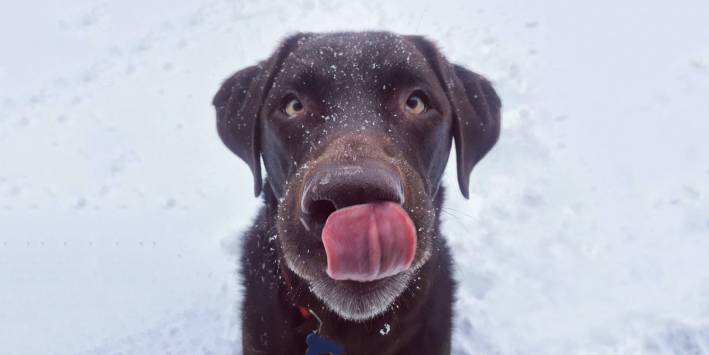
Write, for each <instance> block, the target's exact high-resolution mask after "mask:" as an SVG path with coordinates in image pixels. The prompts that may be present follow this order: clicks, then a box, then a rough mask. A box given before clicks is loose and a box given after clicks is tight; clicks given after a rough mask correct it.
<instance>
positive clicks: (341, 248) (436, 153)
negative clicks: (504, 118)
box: [213, 32, 501, 355]
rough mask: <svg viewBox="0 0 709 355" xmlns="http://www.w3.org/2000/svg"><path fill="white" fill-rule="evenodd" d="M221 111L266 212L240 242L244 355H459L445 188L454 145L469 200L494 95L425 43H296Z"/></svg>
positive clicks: (323, 38)
mask: <svg viewBox="0 0 709 355" xmlns="http://www.w3.org/2000/svg"><path fill="white" fill-rule="evenodd" d="M213 105H214V107H215V109H216V118H217V131H218V133H219V137H220V138H221V140H222V141H223V143H224V144H225V145H226V146H227V147H228V148H229V149H230V150H231V151H232V152H233V153H235V154H236V155H237V156H238V157H239V158H241V159H242V160H243V161H244V162H246V164H247V165H248V166H249V167H250V169H251V172H252V174H253V184H254V192H255V195H256V196H259V195H263V201H264V206H263V207H262V208H261V210H260V212H259V213H258V216H257V217H256V219H255V221H254V223H253V225H252V227H251V228H250V229H249V230H248V231H247V232H246V233H244V236H243V237H244V239H243V246H242V256H241V270H240V272H241V276H242V279H243V287H244V299H243V303H242V307H241V320H242V343H243V344H242V346H243V354H245V355H252V354H304V353H306V351H307V352H308V354H320V353H332V354H336V353H338V350H333V349H343V350H342V352H343V353H346V354H365V355H366V354H391V355H394V354H397V355H412V354H426V355H434V354H450V351H451V332H452V316H453V314H452V306H453V302H454V292H455V288H456V283H455V281H454V279H453V277H452V275H451V272H452V261H451V255H450V252H449V249H448V247H447V245H446V242H445V239H444V238H443V237H442V236H441V233H440V229H439V225H440V222H439V217H440V211H441V205H442V203H443V195H444V191H443V190H444V188H443V187H442V186H441V177H442V175H443V171H444V168H445V166H446V163H447V161H448V156H449V154H450V150H451V145H452V144H453V143H452V142H454V144H455V151H456V163H457V176H458V185H459V188H460V191H461V193H462V195H463V196H464V197H465V198H468V185H469V178H470V174H471V171H472V169H473V167H474V166H475V165H476V164H477V163H478V162H479V161H480V160H481V159H482V158H483V157H484V156H485V155H486V154H487V153H488V151H489V150H490V149H491V148H492V147H493V146H494V145H495V143H496V142H497V140H498V137H499V134H500V108H501V101H500V98H499V97H498V95H497V93H496V92H495V89H494V88H493V86H492V84H491V83H490V82H489V81H488V80H486V79H485V78H483V77H482V76H480V75H478V74H476V73H474V72H472V71H470V70H468V69H466V68H464V67H462V66H459V65H454V64H451V63H449V62H448V60H447V59H446V58H445V57H444V56H443V55H442V54H441V53H440V51H439V50H438V49H437V47H436V46H435V45H434V44H433V43H432V42H430V41H429V40H427V39H425V38H424V37H421V36H404V35H397V34H393V33H388V32H340V33H327V34H316V33H298V34H295V35H292V36H290V37H288V38H286V39H285V40H283V41H282V42H281V44H280V45H279V46H278V47H277V49H276V50H275V52H274V53H273V54H272V55H271V57H270V58H268V59H266V60H264V61H262V62H260V63H258V64H257V65H254V66H250V67H247V68H245V69H243V70H240V71H238V72H236V73H235V74H233V75H232V76H231V77H229V78H227V79H226V80H225V81H224V82H223V84H222V86H221V88H220V89H219V90H218V92H217V93H216V95H215V96H214V99H213ZM261 161H263V164H264V166H265V170H266V173H267V175H266V177H265V178H263V179H262V175H261V170H262V168H261ZM316 338H317V339H316ZM306 340H307V342H306ZM322 342H324V343H327V344H330V345H332V346H334V347H332V348H326V347H323V348H320V349H318V348H314V347H316V345H313V344H316V343H322ZM309 345H310V348H309V347H308V346H309Z"/></svg>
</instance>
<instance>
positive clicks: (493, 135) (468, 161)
mask: <svg viewBox="0 0 709 355" xmlns="http://www.w3.org/2000/svg"><path fill="white" fill-rule="evenodd" d="M453 74H454V78H453V82H454V85H452V86H451V87H449V90H450V91H451V97H450V98H451V102H452V105H453V112H454V113H455V117H454V120H453V139H454V140H455V151H456V161H457V163H458V185H459V186H460V192H461V193H462V194H463V196H465V198H468V196H469V190H468V185H469V181H470V172H471V171H473V167H474V166H475V164H477V163H478V162H479V161H480V160H481V159H482V158H483V157H484V156H485V154H487V152H489V151H490V149H492V147H493V146H494V145H495V143H497V139H498V138H499V137H500V120H501V118H500V108H501V107H502V102H501V101H500V97H499V96H497V92H495V89H494V88H493V87H492V84H491V83H490V82H489V81H488V80H487V79H485V78H483V77H482V76H480V75H478V74H476V73H473V72H471V71H470V70H467V69H465V68H463V67H462V66H460V65H454V66H453Z"/></svg>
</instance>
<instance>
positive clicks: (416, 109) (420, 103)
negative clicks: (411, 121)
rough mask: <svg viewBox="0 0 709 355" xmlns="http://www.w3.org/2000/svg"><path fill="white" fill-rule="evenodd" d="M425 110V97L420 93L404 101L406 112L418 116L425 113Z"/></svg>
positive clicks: (415, 93)
mask: <svg viewBox="0 0 709 355" xmlns="http://www.w3.org/2000/svg"><path fill="white" fill-rule="evenodd" d="M427 108H428V105H427V104H426V96H425V95H424V94H423V93H422V92H420V91H417V92H414V93H413V94H411V96H409V98H408V99H406V111H409V112H411V113H413V114H416V115H418V114H419V113H422V112H424V111H426V109H427Z"/></svg>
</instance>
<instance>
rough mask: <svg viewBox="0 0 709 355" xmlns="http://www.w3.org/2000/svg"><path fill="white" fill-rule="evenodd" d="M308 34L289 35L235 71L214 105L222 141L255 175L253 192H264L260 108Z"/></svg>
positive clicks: (222, 87)
mask: <svg viewBox="0 0 709 355" xmlns="http://www.w3.org/2000/svg"><path fill="white" fill-rule="evenodd" d="M305 36H306V34H302V33H299V34H296V35H293V36H290V37H288V38H286V39H285V40H284V41H283V42H281V44H280V46H279V47H278V48H277V49H276V50H275V52H274V53H273V54H272V55H271V57H270V58H269V59H267V60H265V61H262V62H260V63H259V64H258V65H254V66H250V67H248V68H246V69H243V70H240V71H238V72H236V73H235V74H234V75H232V76H231V77H229V78H228V79H226V80H225V81H224V83H223V84H222V86H221V88H220V89H219V91H217V94H216V95H214V99H213V100H212V104H213V105H214V108H215V109H216V111H217V131H218V132H219V137H220V138H221V139H222V142H224V144H225V145H226V146H227V147H228V148H229V149H230V150H231V151H232V152H234V153H235V154H236V155H237V156H239V158H241V159H242V160H243V161H244V162H246V164H248V165H249V168H250V169H251V172H252V174H253V177H254V194H255V195H256V196H258V195H259V194H260V193H261V185H262V180H261V144H260V139H259V131H260V129H259V126H260V123H259V117H260V115H261V107H262V106H263V103H264V100H265V98H266V95H267V94H268V91H269V90H270V88H271V85H272V83H273V79H274V77H275V75H276V73H278V70H280V66H281V63H282V62H283V59H284V58H285V57H286V56H287V55H288V54H289V53H290V52H291V51H292V50H293V48H294V47H295V46H296V44H297V43H298V41H299V40H301V39H302V38H304V37H305Z"/></svg>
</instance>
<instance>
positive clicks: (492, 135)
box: [408, 36, 502, 198]
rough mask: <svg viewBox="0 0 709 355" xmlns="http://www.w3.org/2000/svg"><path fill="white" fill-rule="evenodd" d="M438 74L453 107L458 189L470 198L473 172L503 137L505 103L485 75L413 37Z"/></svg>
mask: <svg viewBox="0 0 709 355" xmlns="http://www.w3.org/2000/svg"><path fill="white" fill-rule="evenodd" d="M408 38H409V39H411V40H412V41H413V42H414V44H415V45H416V47H417V48H418V49H419V51H421V53H422V54H423V55H424V56H425V57H426V59H427V60H428V61H429V63H430V64H431V66H432V67H433V69H434V71H435V72H436V75H438V78H439V80H440V81H441V85H442V86H443V88H444V90H445V91H446V96H447V97H448V100H449V102H450V104H451V108H452V114H453V127H452V136H453V140H454V141H455V151H456V162H457V166H458V186H459V187H460V192H461V193H462V194H463V196H464V197H465V198H468V197H469V188H468V185H469V181H470V173H471V172H472V171H473V167H474V166H475V164H477V163H478V162H479V161H480V160H481V159H482V158H483V157H484V156H485V154H487V152H489V151H490V149H491V148H492V147H493V146H494V145H495V143H496V142H497V139H498V137H499V136H500V108H501V106H502V103H501V102H500V98H499V97H498V96H497V93H496V92H495V89H494V88H493V87H492V84H491V83H490V82H489V81H488V80H487V79H485V78H483V77H482V76H481V75H479V74H476V73H473V72H472V71H470V70H467V69H465V68H463V67H462V66H460V65H452V64H450V63H449V62H448V61H447V60H446V59H445V58H444V57H443V55H441V53H440V52H439V51H438V49H437V48H436V47H435V45H434V44H433V43H431V42H430V41H428V40H426V39H425V38H423V37H421V36H410V37H408Z"/></svg>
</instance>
